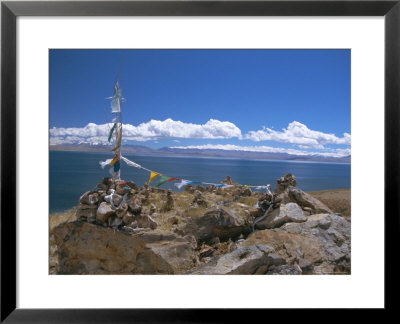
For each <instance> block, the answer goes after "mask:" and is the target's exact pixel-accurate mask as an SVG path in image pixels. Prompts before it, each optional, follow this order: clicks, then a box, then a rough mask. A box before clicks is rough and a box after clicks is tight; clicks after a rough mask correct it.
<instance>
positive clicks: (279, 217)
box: [256, 203, 307, 229]
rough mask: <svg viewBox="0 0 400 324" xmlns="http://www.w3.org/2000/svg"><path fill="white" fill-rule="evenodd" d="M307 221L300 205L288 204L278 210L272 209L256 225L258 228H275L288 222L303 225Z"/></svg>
mask: <svg viewBox="0 0 400 324" xmlns="http://www.w3.org/2000/svg"><path fill="white" fill-rule="evenodd" d="M306 220H307V218H306V217H305V216H304V212H303V210H302V209H301V208H300V206H299V205H297V204H296V203H288V204H286V205H281V206H280V207H279V208H277V209H272V211H271V212H269V214H268V215H267V216H266V218H265V219H263V220H262V221H260V222H258V223H257V224H256V228H258V229H266V228H275V227H279V226H282V225H283V224H285V223H288V222H295V223H301V222H305V221H306Z"/></svg>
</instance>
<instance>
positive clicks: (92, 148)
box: [50, 144, 351, 163]
mask: <svg viewBox="0 0 400 324" xmlns="http://www.w3.org/2000/svg"><path fill="white" fill-rule="evenodd" d="M110 148H111V147H110V146H109V145H101V144H100V145H90V144H64V145H50V150H51V151H81V152H110ZM122 153H128V154H135V153H137V154H159V155H179V156H208V157H232V158H246V159H264V160H288V161H316V162H337V163H350V162H351V156H350V155H349V156H345V157H340V158H336V157H325V156H321V155H314V156H304V155H293V154H288V153H268V152H248V151H227V150H216V149H182V148H171V147H162V148H160V149H152V148H150V147H147V146H143V145H124V146H122Z"/></svg>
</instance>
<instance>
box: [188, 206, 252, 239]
mask: <svg viewBox="0 0 400 324" xmlns="http://www.w3.org/2000/svg"><path fill="white" fill-rule="evenodd" d="M183 232H184V233H185V234H192V235H194V236H195V237H196V239H197V240H198V241H199V242H205V243H207V244H208V243H211V242H212V241H213V240H214V239H215V238H218V239H220V240H221V241H226V240H228V239H229V238H231V239H236V238H237V237H239V236H240V234H243V233H249V232H250V226H249V224H247V223H246V222H245V220H244V219H243V218H241V217H239V216H237V215H236V214H234V213H232V212H231V211H229V210H228V209H227V208H225V207H219V208H217V209H212V210H209V211H207V212H206V213H205V214H203V215H199V216H195V217H192V218H190V219H189V220H188V221H187V223H186V225H185V227H184V228H183Z"/></svg>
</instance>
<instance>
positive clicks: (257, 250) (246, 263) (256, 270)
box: [190, 245, 285, 275]
mask: <svg viewBox="0 0 400 324" xmlns="http://www.w3.org/2000/svg"><path fill="white" fill-rule="evenodd" d="M284 263H285V260H284V259H283V258H282V257H280V256H278V255H276V254H274V249H273V248H272V247H270V246H266V245H251V246H243V247H239V248H237V249H236V250H234V251H233V252H231V253H228V254H226V255H224V256H222V257H220V258H214V259H213V260H211V261H210V262H208V263H206V264H205V265H202V266H200V267H197V268H195V269H194V270H192V271H190V273H191V274H206V275H217V274H261V273H265V272H266V271H267V270H268V267H269V266H272V265H274V266H276V265H281V264H284Z"/></svg>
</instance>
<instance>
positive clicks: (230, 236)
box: [50, 174, 351, 275]
mask: <svg viewBox="0 0 400 324" xmlns="http://www.w3.org/2000/svg"><path fill="white" fill-rule="evenodd" d="M223 183H227V184H235V182H234V181H233V180H232V179H231V178H230V177H229V176H228V177H227V179H225V180H224V182H223ZM296 185H297V183H296V178H295V176H294V175H293V174H286V175H284V176H283V177H281V178H279V179H278V180H277V186H276V189H275V191H274V192H267V193H266V194H263V193H260V192H257V191H254V192H252V191H251V190H250V188H239V187H235V186H234V187H231V188H223V189H222V188H216V187H215V186H210V187H207V188H204V187H201V186H195V187H193V186H188V188H186V189H185V190H184V191H183V192H180V193H173V192H172V191H170V190H169V191H166V190H163V189H159V188H151V187H150V186H149V185H148V184H147V183H145V184H144V186H143V187H142V188H139V187H138V186H137V185H136V184H135V183H134V182H124V181H122V180H121V181H114V180H112V179H110V178H104V179H103V180H102V182H100V183H99V184H98V185H97V187H96V188H95V189H94V190H92V191H88V192H85V193H84V194H83V195H82V196H81V197H80V199H79V205H78V207H77V212H76V220H75V221H72V222H66V223H62V224H59V225H58V226H56V227H54V228H53V229H52V231H51V233H50V251H51V254H50V272H51V273H56V274H139V273H142V274H149V273H153V274H185V273H186V274H297V275H299V274H336V273H347V274H349V273H350V272H351V240H350V222H349V221H348V220H346V219H345V218H343V217H341V216H338V215H336V214H334V213H333V212H332V211H331V210H330V209H329V208H328V207H327V206H325V205H324V204H323V203H322V202H320V201H319V200H317V199H315V198H313V197H312V196H310V195H309V194H307V193H305V192H304V191H302V190H300V189H299V188H297V187H296Z"/></svg>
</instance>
